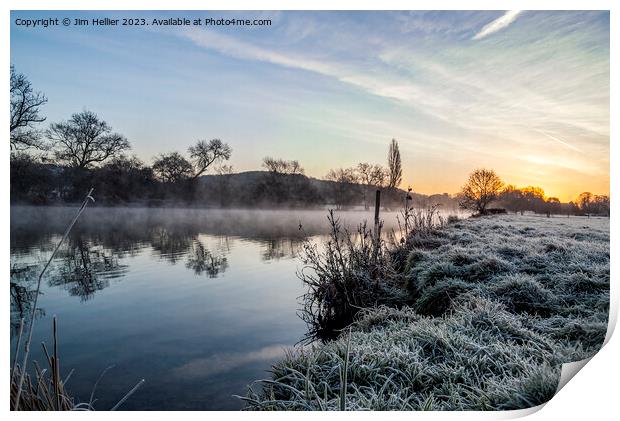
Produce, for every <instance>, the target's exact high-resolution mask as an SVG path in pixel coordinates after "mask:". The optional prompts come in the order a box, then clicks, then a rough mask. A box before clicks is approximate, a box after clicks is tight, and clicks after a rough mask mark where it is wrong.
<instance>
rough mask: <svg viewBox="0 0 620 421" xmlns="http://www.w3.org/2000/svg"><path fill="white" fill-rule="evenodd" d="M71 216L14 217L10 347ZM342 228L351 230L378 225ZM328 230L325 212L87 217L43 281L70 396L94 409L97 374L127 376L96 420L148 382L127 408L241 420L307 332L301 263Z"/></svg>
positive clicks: (102, 396) (150, 212)
mask: <svg viewBox="0 0 620 421" xmlns="http://www.w3.org/2000/svg"><path fill="white" fill-rule="evenodd" d="M74 213H75V209H70V208H59V207H50V208H32V207H12V208H11V232H10V234H11V282H10V284H11V331H12V333H13V334H14V333H15V331H16V330H17V328H18V326H19V319H20V318H22V317H29V316H30V314H31V310H32V305H33V299H34V288H35V287H36V281H37V277H38V275H39V273H40V271H41V269H42V267H43V264H44V262H46V261H47V259H48V258H49V256H50V254H51V253H52V250H53V248H54V245H55V244H56V242H57V241H58V240H59V238H60V236H61V235H62V232H63V231H64V229H65V227H66V225H67V223H68V222H69V221H70V220H71V218H72V217H73V215H74ZM346 218H347V221H348V222H349V223H350V226H352V228H353V230H354V228H355V226H356V225H357V223H358V222H359V221H360V220H363V219H368V218H372V215H369V214H365V213H363V212H353V213H350V214H347V215H346ZM300 223H302V224H303V230H300V229H299V225H300ZM387 225H389V222H388V223H386V226H387ZM327 230H328V226H327V224H326V212H325V211H234V210H230V211H229V210H227V211H219V210H199V209H186V210H178V209H138V208H136V209H129V208H127V209H105V208H95V207H93V208H88V210H87V212H86V213H84V214H83V215H82V217H81V218H80V220H79V221H78V223H77V225H76V226H75V227H74V230H72V232H71V235H70V236H69V238H68V239H67V241H66V243H65V244H63V246H62V247H61V249H60V253H59V254H58V255H57V256H56V258H55V260H54V261H53V262H52V264H51V266H50V269H49V272H47V273H46V276H45V277H44V279H43V283H42V294H43V295H42V296H41V297H40V299H39V303H38V306H39V307H40V308H39V309H38V310H37V313H36V317H41V318H44V317H45V316H46V313H47V316H49V315H52V314H55V315H57V316H59V318H60V320H61V343H62V344H63V355H62V356H63V358H64V361H65V363H64V366H65V367H69V368H71V369H73V368H74V369H75V372H76V375H75V376H73V378H72V379H71V391H72V392H73V393H74V394H76V395H78V396H89V394H90V393H91V391H92V387H93V382H94V381H96V379H97V378H98V376H99V375H100V374H101V371H102V370H103V369H105V367H106V366H107V365H110V364H115V365H116V366H117V367H118V372H116V373H115V377H114V379H113V381H111V380H109V381H106V380H105V379H104V381H103V382H102V384H100V385H99V387H98V389H97V395H98V396H97V404H96V405H97V408H109V407H111V406H113V405H114V404H115V403H116V402H118V399H119V396H122V395H123V394H124V393H126V391H127V390H128V389H129V388H131V387H132V386H133V385H134V384H135V380H136V378H147V383H146V384H145V386H144V389H142V390H141V391H139V393H136V394H135V395H134V396H132V398H131V399H130V401H128V402H126V404H125V405H126V409H238V408H239V407H240V402H239V400H238V399H235V398H232V395H235V394H236V395H243V394H244V393H245V388H246V386H247V384H249V383H250V382H251V381H253V380H254V379H256V378H260V377H262V376H264V373H265V370H266V369H268V367H269V366H270V364H272V363H273V362H275V361H276V360H277V359H280V358H281V357H282V353H283V352H284V349H285V347H286V346H290V345H293V344H294V343H296V342H298V341H299V339H300V338H302V337H303V335H304V334H305V333H306V329H307V328H306V326H305V324H304V322H303V321H302V320H300V319H299V318H298V317H297V310H298V302H297V297H299V296H300V295H301V294H302V293H303V285H302V284H301V282H299V280H298V279H297V278H296V276H295V273H296V270H297V269H298V267H299V261H298V259H297V256H298V255H299V253H300V249H301V246H302V243H303V241H304V240H305V239H306V238H307V236H311V237H313V238H317V237H318V236H321V235H323V234H326V232H327ZM213 278H217V279H218V280H213ZM212 280H213V281H212ZM205 281H206V282H205ZM49 334H50V329H49V324H48V323H46V321H45V320H41V321H40V322H39V323H36V324H35V337H36V338H37V340H39V338H40V339H41V340H46V335H49ZM48 339H49V338H48ZM37 352H38V354H37ZM35 354H37V355H35ZM37 358H38V359H41V358H45V356H44V355H42V353H41V351H40V350H38V351H37V349H33V359H37Z"/></svg>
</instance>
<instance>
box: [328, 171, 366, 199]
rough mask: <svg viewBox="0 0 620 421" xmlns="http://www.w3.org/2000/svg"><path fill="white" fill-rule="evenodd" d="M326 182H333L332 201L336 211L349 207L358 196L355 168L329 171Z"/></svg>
mask: <svg viewBox="0 0 620 421" xmlns="http://www.w3.org/2000/svg"><path fill="white" fill-rule="evenodd" d="M325 179H326V180H329V181H333V182H334V184H333V187H332V195H333V197H332V199H333V200H334V202H335V203H336V207H337V208H338V209H342V208H344V207H345V206H349V205H351V204H352V203H353V202H354V201H355V198H356V197H357V194H358V191H357V190H358V187H359V185H358V184H356V183H357V182H358V181H359V179H358V175H357V172H356V171H355V168H337V169H332V170H329V172H328V173H327V175H326V176H325Z"/></svg>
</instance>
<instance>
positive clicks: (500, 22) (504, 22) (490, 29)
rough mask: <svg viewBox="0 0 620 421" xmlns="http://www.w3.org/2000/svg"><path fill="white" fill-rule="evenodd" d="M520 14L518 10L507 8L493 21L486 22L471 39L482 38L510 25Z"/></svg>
mask: <svg viewBox="0 0 620 421" xmlns="http://www.w3.org/2000/svg"><path fill="white" fill-rule="evenodd" d="M520 14H521V11H520V10H509V11H508V12H506V13H504V14H503V15H502V16H501V17H499V18H497V19H495V20H494V21H493V22H491V23H488V24H486V25H485V26H484V27H483V28H482V29H481V30H480V32H478V33H477V34H476V35H474V36H473V37H472V39H476V40H478V39H482V38H484V37H487V36H489V35H491V34H493V33H495V32H497V31H500V30H502V29H504V28H505V27H507V26H508V25H510V24H511V23H512V22H514V21H515V19H517V16H519V15H520Z"/></svg>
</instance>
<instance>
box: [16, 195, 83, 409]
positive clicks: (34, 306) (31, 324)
mask: <svg viewBox="0 0 620 421" xmlns="http://www.w3.org/2000/svg"><path fill="white" fill-rule="evenodd" d="M92 193H93V189H92V188H91V189H90V191H89V192H88V194H87V195H86V198H85V199H84V201H83V202H82V205H81V206H80V208H79V209H78V211H77V213H76V215H75V217H74V218H73V220H72V221H71V223H70V224H69V225H68V226H67V229H66V230H65V232H64V234H63V236H62V238H61V239H60V241H59V242H58V244H56V247H55V248H54V251H53V252H52V255H51V256H50V258H49V259H48V261H47V263H46V264H45V266H44V267H43V270H42V271H41V273H40V274H39V278H38V279H37V289H36V292H35V295H34V301H33V304H32V314H31V316H30V321H29V324H28V339H27V340H26V343H25V346H24V358H23V362H22V366H21V368H20V369H21V373H20V377H19V383H18V384H17V396H16V398H15V407H14V409H15V410H17V408H19V400H20V398H21V392H22V386H23V384H24V378H25V376H26V365H27V363H28V355H29V354H30V344H31V342H32V331H33V327H34V319H35V316H36V309H37V302H38V300H39V293H40V291H41V280H42V279H43V275H44V274H45V271H47V268H48V267H49V265H50V263H52V260H53V259H54V256H56V253H57V252H58V249H59V248H60V246H61V245H62V243H63V242H64V241H65V240H66V239H67V237H68V236H69V232H71V229H72V228H73V226H74V225H75V223H76V222H77V220H78V218H79V217H80V215H81V214H82V212H84V209H86V205H87V204H88V201H89V200H92V201H94V199H93V197H92V196H91V195H92ZM15 358H17V354H16V357H15Z"/></svg>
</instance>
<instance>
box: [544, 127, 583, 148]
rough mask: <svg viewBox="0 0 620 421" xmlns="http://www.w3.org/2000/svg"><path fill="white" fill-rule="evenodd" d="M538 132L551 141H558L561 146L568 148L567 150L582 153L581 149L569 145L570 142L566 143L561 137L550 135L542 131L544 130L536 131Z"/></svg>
mask: <svg viewBox="0 0 620 421" xmlns="http://www.w3.org/2000/svg"><path fill="white" fill-rule="evenodd" d="M536 131H537V132H538V133H540V134H543V135H545V136H546V137H548V138H549V139H551V140H555V141H556V142H558V143H559V144H561V145H564V146H566V147H567V148H569V149H572V150H574V151H577V152H581V149H579V148H578V147H576V146H573V145H571V144H570V143H568V142H566V141H564V140H562V139H560V138H559V137H557V136H553V135H552V134H549V133H547V132H545V131H542V130H536Z"/></svg>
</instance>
